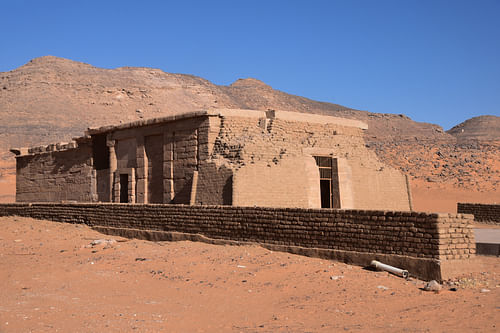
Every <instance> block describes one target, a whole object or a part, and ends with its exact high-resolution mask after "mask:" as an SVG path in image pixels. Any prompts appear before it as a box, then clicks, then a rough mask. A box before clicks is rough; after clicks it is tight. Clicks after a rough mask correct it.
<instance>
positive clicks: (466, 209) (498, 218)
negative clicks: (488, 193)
mask: <svg viewBox="0 0 500 333" xmlns="http://www.w3.org/2000/svg"><path fill="white" fill-rule="evenodd" d="M457 212H458V213H464V214H472V215H474V220H475V221H478V222H482V223H491V224H498V225H500V204H477V203H457Z"/></svg>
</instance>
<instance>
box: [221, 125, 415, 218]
mask: <svg viewBox="0 0 500 333" xmlns="http://www.w3.org/2000/svg"><path fill="white" fill-rule="evenodd" d="M326 118H328V117H326ZM292 119H293V118H290V117H288V118H285V119H280V118H257V117H253V118H252V117H238V116H236V115H231V116H229V117H228V116H223V117H222V120H221V124H220V133H219V135H218V137H217V139H216V141H215V146H214V150H213V154H212V157H213V158H216V157H219V158H222V159H224V161H225V162H226V164H228V165H229V167H230V168H232V169H235V170H237V171H235V174H234V179H233V183H234V186H235V187H234V194H233V198H234V199H235V200H236V201H235V202H234V203H233V204H235V205H242V206H251V205H260V206H273V207H283V206H289V207H310V208H318V207H319V206H318V205H319V203H318V200H317V196H318V195H319V170H318V169H317V168H316V171H314V170H311V169H310V167H309V166H307V167H305V166H304V161H306V160H307V159H308V158H312V156H330V157H332V158H336V159H337V160H338V161H339V164H338V173H339V186H340V197H341V200H340V201H341V208H345V209H394V210H411V206H410V200H409V188H408V186H407V183H406V178H405V176H404V175H403V174H402V173H401V172H399V171H397V170H395V169H393V168H391V167H388V166H386V165H384V164H382V163H380V162H379V161H378V159H377V157H376V155H375V154H374V153H373V152H372V151H370V150H368V149H367V148H366V145H365V142H364V139H363V136H362V135H363V133H362V129H361V128H359V127H349V126H343V125H342V124H338V123H327V122H326V123H321V122H315V123H312V122H311V123H309V122H303V121H301V122H299V121H293V120H292ZM302 120H303V119H302ZM287 161H295V162H296V164H295V166H293V165H291V164H290V163H288V162H287ZM314 173H316V175H313V174H314ZM287 196H288V197H287ZM306 196H308V198H306Z"/></svg>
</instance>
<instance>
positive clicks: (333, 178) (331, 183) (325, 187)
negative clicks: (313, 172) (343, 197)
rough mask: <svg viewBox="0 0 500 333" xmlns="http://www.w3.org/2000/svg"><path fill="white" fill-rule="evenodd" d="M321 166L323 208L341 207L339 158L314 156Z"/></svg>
mask: <svg viewBox="0 0 500 333" xmlns="http://www.w3.org/2000/svg"><path fill="white" fill-rule="evenodd" d="M314 159H315V160H316V165H317V166H318V168H319V179H320V190H321V208H340V190H339V175H338V166H337V159H336V158H331V157H326V156H314Z"/></svg>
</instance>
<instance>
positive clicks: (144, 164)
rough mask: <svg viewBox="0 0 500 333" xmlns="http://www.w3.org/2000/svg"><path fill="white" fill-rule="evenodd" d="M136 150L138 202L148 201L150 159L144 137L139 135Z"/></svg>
mask: <svg viewBox="0 0 500 333" xmlns="http://www.w3.org/2000/svg"><path fill="white" fill-rule="evenodd" d="M136 147H137V150H136V166H137V167H136V176H137V185H136V187H137V196H136V200H137V201H136V202H137V203H147V201H148V186H147V179H148V160H147V158H146V152H145V150H144V137H143V136H138V137H137V146H136Z"/></svg>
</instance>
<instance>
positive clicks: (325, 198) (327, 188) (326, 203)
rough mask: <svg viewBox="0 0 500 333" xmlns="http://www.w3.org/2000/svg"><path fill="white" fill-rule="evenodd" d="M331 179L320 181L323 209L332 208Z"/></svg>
mask: <svg viewBox="0 0 500 333" xmlns="http://www.w3.org/2000/svg"><path fill="white" fill-rule="evenodd" d="M330 183H331V182H330V179H320V186H321V208H332V203H331V199H330V198H331V197H332V192H331V184H330Z"/></svg>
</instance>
